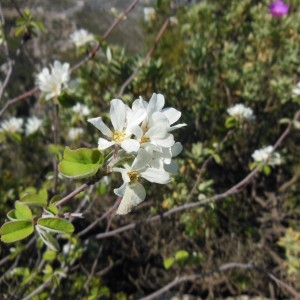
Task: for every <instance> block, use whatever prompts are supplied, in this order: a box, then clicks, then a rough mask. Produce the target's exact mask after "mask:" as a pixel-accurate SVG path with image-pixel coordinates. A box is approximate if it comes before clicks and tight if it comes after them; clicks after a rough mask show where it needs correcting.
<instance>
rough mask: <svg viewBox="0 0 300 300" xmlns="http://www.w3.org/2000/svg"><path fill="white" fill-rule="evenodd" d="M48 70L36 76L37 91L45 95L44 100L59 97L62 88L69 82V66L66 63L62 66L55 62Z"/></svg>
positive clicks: (44, 69) (45, 69)
mask: <svg viewBox="0 0 300 300" xmlns="http://www.w3.org/2000/svg"><path fill="white" fill-rule="evenodd" d="M50 68H51V71H49V69H48V68H43V70H42V71H41V72H40V73H39V74H38V75H37V81H36V83H37V85H38V87H39V89H40V90H41V91H42V92H43V93H45V94H46V100H49V99H51V98H53V97H56V96H59V95H60V94H61V92H62V90H63V89H64V88H67V84H68V81H69V80H70V72H69V68H70V65H69V64H68V63H64V64H62V63H61V62H59V61H57V60H56V61H55V62H54V64H53V65H51V66H50Z"/></svg>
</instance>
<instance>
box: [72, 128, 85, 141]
mask: <svg viewBox="0 0 300 300" xmlns="http://www.w3.org/2000/svg"><path fill="white" fill-rule="evenodd" d="M83 133H84V131H83V129H82V128H76V127H72V128H70V129H69V132H68V139H69V140H70V141H75V140H78V139H79V138H80V137H81V136H82V135H83Z"/></svg>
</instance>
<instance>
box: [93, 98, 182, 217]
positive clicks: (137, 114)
mask: <svg viewBox="0 0 300 300" xmlns="http://www.w3.org/2000/svg"><path fill="white" fill-rule="evenodd" d="M164 105H165V98H164V96H163V95H161V94H153V95H152V97H151V99H150V101H149V103H148V102H146V101H144V100H143V99H142V98H141V97H140V98H139V99H137V100H135V101H134V102H133V104H132V108H130V107H128V106H127V105H125V104H124V103H123V101H121V100H119V99H113V100H112V101H111V107H110V118H111V122H112V125H113V129H112V130H111V129H110V128H109V127H107V126H106V125H105V124H104V122H103V120H102V118H101V117H98V118H92V119H89V120H88V121H89V122H90V123H92V124H93V125H94V126H95V127H96V128H98V129H99V130H100V131H101V132H102V133H103V135H105V136H106V137H107V139H104V138H99V141H98V148H99V149H100V150H104V149H107V148H109V147H111V146H115V149H116V150H117V152H116V153H115V154H114V155H113V158H112V161H111V162H110V167H111V170H112V171H114V172H120V173H121V175H122V178H123V181H124V182H123V184H122V185H121V186H120V187H119V188H117V189H115V190H114V192H115V194H116V195H118V196H120V197H123V199H122V201H121V204H120V205H119V208H118V210H117V214H127V213H128V212H130V211H131V210H132V209H133V208H134V207H135V206H136V205H138V204H139V203H141V202H142V201H143V200H144V199H145V197H146V191H145V189H144V187H143V185H142V184H141V183H140V182H139V180H140V179H141V178H144V179H146V180H148V181H150V182H155V183H160V184H165V183H167V182H169V180H170V173H175V172H176V171H177V165H176V164H175V163H174V162H172V157H174V156H176V155H178V154H179V153H180V152H181V150H182V145H181V144H180V143H178V142H177V143H175V140H174V136H173V134H171V132H172V131H174V130H175V129H178V128H180V127H183V126H186V124H177V125H173V124H174V123H175V122H177V121H178V120H179V118H180V116H181V112H180V111H178V110H176V109H174V108H163V107H164ZM128 156H131V157H134V159H133V161H132V160H131V161H132V162H131V163H128V161H126V162H124V163H122V162H123V161H124V157H128Z"/></svg>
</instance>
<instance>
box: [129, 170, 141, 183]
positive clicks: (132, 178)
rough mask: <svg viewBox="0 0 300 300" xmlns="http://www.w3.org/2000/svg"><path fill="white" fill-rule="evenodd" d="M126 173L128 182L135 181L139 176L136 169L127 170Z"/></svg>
mask: <svg viewBox="0 0 300 300" xmlns="http://www.w3.org/2000/svg"><path fill="white" fill-rule="evenodd" d="M127 175H128V176H129V178H130V182H135V181H137V180H138V178H139V174H138V172H137V171H129V172H128V173H127Z"/></svg>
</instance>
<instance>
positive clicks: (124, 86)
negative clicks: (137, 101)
mask: <svg viewBox="0 0 300 300" xmlns="http://www.w3.org/2000/svg"><path fill="white" fill-rule="evenodd" d="M169 23H170V17H168V18H167V19H166V20H165V22H164V23H163V25H162V27H161V28H160V30H159V32H158V34H157V36H156V38H155V41H154V43H153V45H152V47H151V48H150V49H149V51H148V52H147V54H146V57H145V58H144V60H143V61H142V63H141V64H140V65H139V66H138V67H137V68H136V69H135V70H134V71H133V73H132V74H131V75H130V76H129V77H128V78H127V79H126V81H125V82H124V83H123V85H122V86H121V88H120V90H119V92H118V97H121V96H122V94H123V93H124V90H125V88H126V87H127V86H128V85H129V84H130V82H131V81H132V80H133V79H134V78H135V76H136V75H137V73H138V72H139V71H140V69H141V68H142V67H143V66H145V64H146V63H147V61H148V60H149V59H150V57H151V56H152V53H153V52H154V50H155V48H156V46H157V44H158V42H159V40H160V39H161V38H162V36H163V34H164V32H165V31H166V29H167V27H168V25H169Z"/></svg>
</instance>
